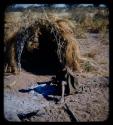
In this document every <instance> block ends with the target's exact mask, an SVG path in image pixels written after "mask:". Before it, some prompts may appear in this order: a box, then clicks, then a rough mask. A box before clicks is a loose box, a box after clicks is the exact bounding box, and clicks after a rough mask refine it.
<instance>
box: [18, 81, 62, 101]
mask: <svg viewBox="0 0 113 125" xmlns="http://www.w3.org/2000/svg"><path fill="white" fill-rule="evenodd" d="M50 83H51V81H48V82H38V83H37V86H35V87H31V88H28V89H20V90H19V92H21V93H29V92H31V91H34V92H36V93H39V94H42V95H43V97H44V98H45V99H47V100H48V101H52V100H54V101H55V102H57V101H58V99H57V98H56V97H55V96H60V95H61V91H60V90H61V89H59V87H58V86H56V85H53V84H50Z"/></svg>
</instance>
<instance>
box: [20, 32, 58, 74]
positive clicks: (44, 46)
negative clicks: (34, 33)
mask: <svg viewBox="0 0 113 125" xmlns="http://www.w3.org/2000/svg"><path fill="white" fill-rule="evenodd" d="M52 39H54V36H50V33H49V32H48V31H45V30H44V31H43V35H41V36H40V37H39V46H38V48H35V49H33V50H32V51H28V50H27V49H26V47H24V50H23V53H22V57H21V65H22V68H23V69H24V70H26V71H27V72H31V73H33V74H36V75H54V74H55V73H56V72H57V71H58V70H59V69H60V63H59V59H58V56H57V43H56V42H54V41H52Z"/></svg>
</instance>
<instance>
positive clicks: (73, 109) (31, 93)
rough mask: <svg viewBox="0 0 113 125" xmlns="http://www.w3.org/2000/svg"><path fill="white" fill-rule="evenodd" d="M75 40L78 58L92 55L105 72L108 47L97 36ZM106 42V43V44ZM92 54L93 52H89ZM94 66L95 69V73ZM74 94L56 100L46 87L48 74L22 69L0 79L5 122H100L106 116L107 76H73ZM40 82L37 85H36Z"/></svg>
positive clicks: (51, 90)
mask: <svg viewBox="0 0 113 125" xmlns="http://www.w3.org/2000/svg"><path fill="white" fill-rule="evenodd" d="M87 36H88V37H87V38H86V39H78V42H79V44H80V49H81V53H82V55H87V54H88V53H93V52H94V56H93V58H92V59H93V60H94V61H96V62H97V63H98V66H99V67H101V68H102V69H104V70H106V71H107V72H109V44H106V43H103V41H101V40H100V37H99V35H98V34H88V35H87ZM108 42H109V41H108ZM92 51H93V52H92ZM98 66H97V70H98ZM76 75H77V77H78V81H79V88H78V92H77V93H76V94H74V95H69V96H65V102H64V103H62V104H57V103H56V102H57V101H58V99H59V98H60V96H59V95H58V94H56V93H57V87H56V86H53V85H48V81H50V80H51V77H52V75H35V74H32V73H30V72H26V71H25V70H24V69H23V70H22V72H21V73H20V74H19V75H17V76H14V75H5V76H4V117H5V118H6V119H7V120H8V121H44V122H54V121H55V122H64V121H68V122H71V121H79V122H83V121H104V120H107V118H108V116H109V74H108V75H102V74H101V75H100V74H98V73H95V72H92V71H90V72H83V73H76ZM38 83H41V84H38Z"/></svg>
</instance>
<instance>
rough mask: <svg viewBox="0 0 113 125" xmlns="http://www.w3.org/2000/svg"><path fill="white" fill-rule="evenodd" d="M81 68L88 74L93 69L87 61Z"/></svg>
mask: <svg viewBox="0 0 113 125" xmlns="http://www.w3.org/2000/svg"><path fill="white" fill-rule="evenodd" d="M83 68H84V70H85V71H86V72H90V71H92V70H93V67H92V65H91V63H90V62H89V61H87V62H85V63H84V66H83Z"/></svg>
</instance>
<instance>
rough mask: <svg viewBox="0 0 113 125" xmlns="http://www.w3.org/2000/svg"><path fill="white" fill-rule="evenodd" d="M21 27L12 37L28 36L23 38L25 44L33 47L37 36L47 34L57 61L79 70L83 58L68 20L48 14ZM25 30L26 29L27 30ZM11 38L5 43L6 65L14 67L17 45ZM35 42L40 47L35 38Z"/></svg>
mask: <svg viewBox="0 0 113 125" xmlns="http://www.w3.org/2000/svg"><path fill="white" fill-rule="evenodd" d="M23 29H24V31H23ZM23 29H22V31H21V29H20V30H19V33H18V32H17V34H16V35H14V36H13V37H14V38H15V37H18V34H22V36H25V37H28V38H26V40H25V42H27V43H28V44H27V45H28V47H34V46H33V44H34V43H36V40H37V39H38V37H40V36H42V37H43V35H44V37H45V36H46V35H47V36H48V34H49V36H50V38H49V39H48V42H49V41H51V42H52V43H53V44H55V45H56V49H55V51H56V53H57V56H58V58H59V62H60V63H62V64H64V65H67V66H69V67H70V68H71V69H72V70H74V71H75V70H80V62H81V61H83V60H84V58H81V56H80V50H79V46H78V44H77V42H76V39H75V35H74V32H73V24H72V23H71V22H70V21H69V20H67V19H66V20H65V19H61V18H59V17H57V16H52V15H49V16H48V18H43V19H42V18H39V19H37V20H36V21H34V22H33V23H32V24H30V25H28V27H25V28H23ZM26 30H28V32H27V31H26ZM29 32H32V33H29ZM26 33H27V35H26ZM14 38H12V39H14ZM31 38H32V39H31ZM12 39H9V40H8V41H9V42H8V44H6V49H7V48H8V51H6V55H7V56H6V57H7V59H8V62H7V59H6V64H7V63H8V64H7V65H8V66H9V67H14V62H15V64H17V63H18V62H16V58H17V57H16V56H17V54H16V53H17V52H16V49H14V48H16V47H17V46H16V43H17V41H16V40H13V41H12ZM21 41H22V38H21V39H20V41H19V42H21ZM29 41H30V42H29ZM6 43H7V42H6ZM29 43H30V44H29ZM37 43H38V47H40V41H39V40H37ZM29 45H31V46H29ZM7 46H8V47H7ZM35 47H36V46H35ZM12 49H14V50H15V52H14V53H13V54H12V53H11V50H12ZM9 50H10V51H9ZM12 56H13V57H12ZM14 56H15V57H16V58H15V57H14ZM10 57H11V58H10ZM9 59H10V60H9ZM11 62H13V63H11ZM15 67H16V66H15ZM6 70H7V69H6Z"/></svg>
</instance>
